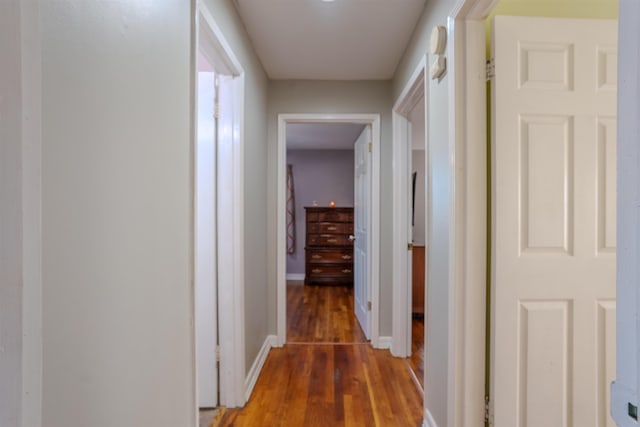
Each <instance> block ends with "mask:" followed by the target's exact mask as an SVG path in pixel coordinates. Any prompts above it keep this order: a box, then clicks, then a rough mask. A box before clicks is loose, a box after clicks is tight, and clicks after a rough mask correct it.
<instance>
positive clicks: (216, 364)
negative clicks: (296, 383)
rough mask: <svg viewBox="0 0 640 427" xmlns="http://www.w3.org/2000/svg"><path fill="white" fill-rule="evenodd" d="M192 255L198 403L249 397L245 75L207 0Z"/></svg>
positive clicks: (231, 403) (201, 19)
mask: <svg viewBox="0 0 640 427" xmlns="http://www.w3.org/2000/svg"><path fill="white" fill-rule="evenodd" d="M194 36H195V41H196V42H195V43H194V51H193V52H192V53H193V55H192V57H193V58H194V62H195V63H194V68H193V70H194V85H193V99H194V105H193V110H194V112H195V114H194V117H195V123H194V130H195V132H194V142H193V144H194V146H193V147H194V148H193V153H194V159H193V164H194V178H193V186H194V187H193V188H194V190H193V214H194V218H193V227H194V230H193V260H194V266H193V268H194V273H193V277H194V282H195V283H194V285H195V286H194V302H193V307H194V314H195V326H194V335H195V339H194V342H195V346H196V349H195V350H196V352H195V354H196V371H195V373H194V375H195V384H196V396H197V404H198V408H215V407H217V406H219V405H222V406H225V407H230V408H233V407H237V406H242V405H244V403H245V402H246V390H245V350H244V346H245V343H244V294H243V292H244V277H243V274H244V255H243V254H244V248H243V242H244V239H243V231H242V226H243V224H242V222H241V219H242V218H243V216H244V215H243V209H244V208H243V188H242V176H243V162H242V159H243V128H242V122H243V114H244V105H243V103H244V93H243V92H244V73H243V70H242V67H241V66H240V63H239V61H238V60H237V59H236V57H235V55H234V54H233V51H232V50H231V49H230V47H229V45H228V44H227V42H226V40H225V38H224V36H223V35H222V32H221V31H220V29H219V27H218V26H217V24H216V22H215V20H214V19H213V16H212V14H211V12H210V11H209V10H208V9H207V7H206V5H205V4H204V3H202V2H198V3H197V6H196V16H195V35H194Z"/></svg>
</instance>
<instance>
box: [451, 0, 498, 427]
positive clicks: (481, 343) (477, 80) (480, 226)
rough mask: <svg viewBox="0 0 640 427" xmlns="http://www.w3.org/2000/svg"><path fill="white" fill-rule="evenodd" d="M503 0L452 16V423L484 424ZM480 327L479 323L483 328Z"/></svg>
mask: <svg viewBox="0 0 640 427" xmlns="http://www.w3.org/2000/svg"><path fill="white" fill-rule="evenodd" d="M497 2H498V0H458V1H457V3H456V4H455V6H454V7H453V9H452V10H451V12H450V13H449V17H448V40H449V42H448V44H449V58H448V65H447V66H448V68H449V71H448V72H449V75H450V79H451V82H450V84H449V99H450V100H452V102H450V105H449V108H450V109H449V126H450V128H449V147H450V158H451V159H452V164H451V171H452V173H451V182H450V185H451V189H452V194H451V199H450V203H451V207H450V209H451V212H453V215H454V220H453V221H451V229H450V230H449V233H450V238H451V241H450V242H451V244H450V249H451V252H450V257H451V259H452V260H453V262H452V263H451V271H450V283H449V325H450V333H449V337H450V339H449V348H448V353H449V361H450V364H449V368H448V373H447V375H448V396H447V419H448V423H447V424H448V425H451V426H463V425H478V426H480V425H482V420H483V419H484V395H485V338H486V330H485V327H484V325H485V321H486V317H485V316H486V268H487V204H488V200H487V197H488V192H487V146H486V143H487V141H486V135H487V123H486V117H487V104H486V81H485V58H486V53H485V51H486V47H485V27H484V20H485V19H486V17H487V15H488V14H489V13H490V12H491V10H492V9H493V8H494V7H495V5H496V4H497ZM480 325H482V326H480Z"/></svg>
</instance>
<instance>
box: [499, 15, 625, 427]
mask: <svg viewBox="0 0 640 427" xmlns="http://www.w3.org/2000/svg"><path fill="white" fill-rule="evenodd" d="M492 43H493V55H494V60H495V78H494V79H493V84H492V90H493V94H492V95H493V102H492V107H493V114H492V122H493V123H492V124H493V132H494V133H493V144H492V150H493V153H492V154H493V163H492V164H493V179H492V182H493V218H492V221H493V227H492V229H493V242H492V253H493V262H492V269H493V271H492V314H491V325H492V327H491V395H492V396H491V402H492V404H493V405H494V408H493V409H494V411H493V417H494V418H493V421H494V425H496V426H499V427H501V426H504V427H507V426H514V425H527V426H551V425H558V426H560V425H566V426H569V425H576V426H588V425H590V426H595V425H598V426H604V425H614V424H613V421H612V419H611V417H610V415H609V413H610V410H609V384H610V382H611V380H612V379H613V376H614V373H615V312H616V299H615V247H616V206H615V189H616V84H617V80H616V78H617V76H616V62H617V53H616V52H617V51H616V49H617V39H616V23H615V22H614V21H604V20H572V19H550V18H522V17H496V19H495V22H494V34H493V37H492Z"/></svg>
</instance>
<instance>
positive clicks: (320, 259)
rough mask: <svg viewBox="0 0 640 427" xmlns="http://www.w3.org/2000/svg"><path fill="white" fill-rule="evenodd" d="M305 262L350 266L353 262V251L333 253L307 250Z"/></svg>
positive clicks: (336, 251) (330, 251)
mask: <svg viewBox="0 0 640 427" xmlns="http://www.w3.org/2000/svg"><path fill="white" fill-rule="evenodd" d="M307 262H308V263H311V264H326V263H329V264H331V263H333V264H335V263H346V264H351V263H352V262H353V251H352V250H350V249H345V250H335V251H332V250H317V249H309V250H307Z"/></svg>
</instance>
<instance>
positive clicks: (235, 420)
mask: <svg viewBox="0 0 640 427" xmlns="http://www.w3.org/2000/svg"><path fill="white" fill-rule="evenodd" d="M309 359H311V362H310V369H311V370H310V372H308V373H307V375H305V374H304V370H305V368H303V367H304V366H305V365H306V364H307V363H308V360H309ZM296 367H298V370H296ZM300 368H302V373H301V371H300ZM421 420H422V397H421V396H420V394H419V393H418V390H417V389H416V387H415V386H414V384H413V383H412V380H411V378H410V376H409V374H408V371H407V368H406V365H405V363H404V361H403V360H402V359H397V358H394V357H392V356H391V354H390V353H389V352H388V351H387V350H375V349H372V348H371V346H369V345H368V344H353V345H342V346H335V345H330V344H304V345H301V344H298V345H286V346H285V347H283V348H280V349H273V350H272V351H271V352H270V354H269V356H268V358H267V361H266V362H265V366H264V368H263V372H262V374H261V375H260V378H259V379H258V382H257V384H256V387H255V389H254V392H253V396H252V397H251V399H250V400H249V402H248V403H247V405H246V406H245V408H243V409H230V410H227V413H226V416H225V418H224V419H223V420H222V424H221V425H222V426H225V427H231V426H238V427H242V426H247V427H260V426H283V427H284V426H287V427H297V426H305V427H306V426H322V427H325V426H348V425H349V426H383V427H388V426H398V427H404V426H407V427H409V426H410V427H415V426H418V425H420V422H421Z"/></svg>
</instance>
